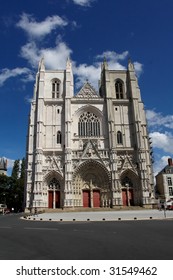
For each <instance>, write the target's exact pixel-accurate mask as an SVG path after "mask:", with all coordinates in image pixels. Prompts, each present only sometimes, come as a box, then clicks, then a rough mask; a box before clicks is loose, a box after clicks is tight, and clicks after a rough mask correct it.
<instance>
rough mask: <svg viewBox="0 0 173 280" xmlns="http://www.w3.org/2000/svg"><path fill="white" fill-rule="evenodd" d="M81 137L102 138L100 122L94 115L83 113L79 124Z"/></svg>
mask: <svg viewBox="0 0 173 280" xmlns="http://www.w3.org/2000/svg"><path fill="white" fill-rule="evenodd" d="M78 134H79V137H100V121H99V119H98V117H97V116H96V115H95V114H94V113H90V112H85V113H83V114H82V115H81V116H80V118H79V122H78Z"/></svg>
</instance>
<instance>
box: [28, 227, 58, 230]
mask: <svg viewBox="0 0 173 280" xmlns="http://www.w3.org/2000/svg"><path fill="white" fill-rule="evenodd" d="M24 229H31V230H32V229H34V230H35V229H36V230H37V229H38V230H59V229H58V228H38V227H24Z"/></svg>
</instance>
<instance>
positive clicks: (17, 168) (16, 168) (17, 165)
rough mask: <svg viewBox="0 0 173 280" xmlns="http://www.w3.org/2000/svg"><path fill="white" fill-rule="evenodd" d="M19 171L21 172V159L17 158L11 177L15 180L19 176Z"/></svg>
mask: <svg viewBox="0 0 173 280" xmlns="http://www.w3.org/2000/svg"><path fill="white" fill-rule="evenodd" d="M19 173H20V160H19V159H17V160H15V162H14V165H13V169H12V173H11V177H12V178H13V179H15V180H17V179H18V178H19Z"/></svg>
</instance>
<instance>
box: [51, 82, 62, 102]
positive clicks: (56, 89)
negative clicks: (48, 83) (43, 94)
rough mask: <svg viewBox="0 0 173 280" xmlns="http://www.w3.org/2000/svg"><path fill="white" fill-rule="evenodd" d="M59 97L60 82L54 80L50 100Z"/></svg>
mask: <svg viewBox="0 0 173 280" xmlns="http://www.w3.org/2000/svg"><path fill="white" fill-rule="evenodd" d="M59 96H60V81H59V80H54V81H53V82H52V98H59Z"/></svg>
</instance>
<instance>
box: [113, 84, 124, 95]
mask: <svg viewBox="0 0 173 280" xmlns="http://www.w3.org/2000/svg"><path fill="white" fill-rule="evenodd" d="M115 93H116V98H117V99H123V98H124V85H123V82H122V81H121V80H117V81H116V83H115Z"/></svg>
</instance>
